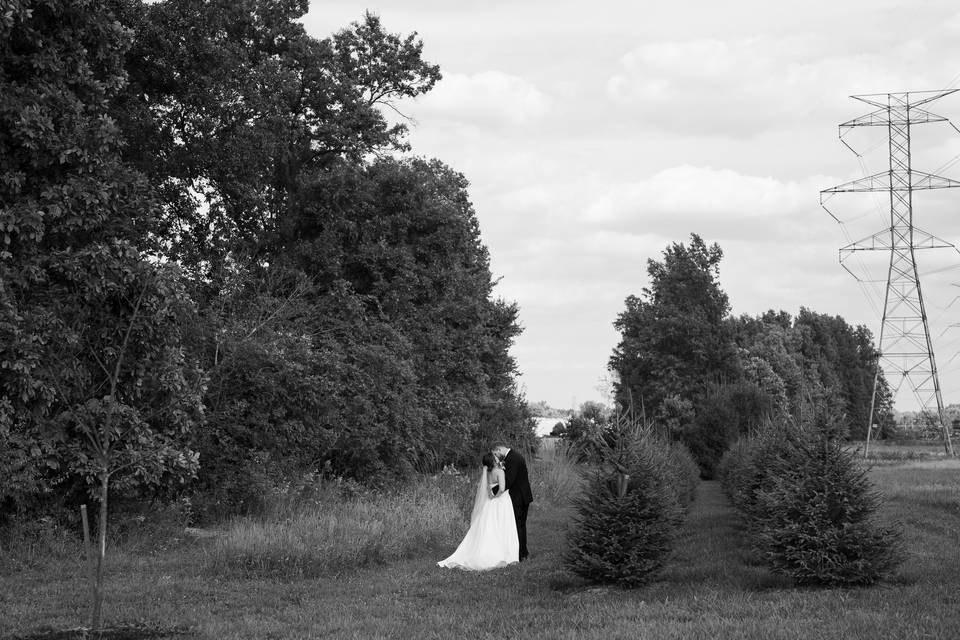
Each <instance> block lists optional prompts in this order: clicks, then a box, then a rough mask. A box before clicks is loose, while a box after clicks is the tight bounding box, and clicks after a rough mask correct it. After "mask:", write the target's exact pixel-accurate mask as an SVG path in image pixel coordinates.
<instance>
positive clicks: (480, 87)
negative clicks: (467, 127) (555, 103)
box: [415, 71, 551, 127]
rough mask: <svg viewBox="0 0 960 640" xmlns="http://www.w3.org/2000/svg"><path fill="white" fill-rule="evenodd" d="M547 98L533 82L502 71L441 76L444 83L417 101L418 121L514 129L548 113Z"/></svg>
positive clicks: (441, 82)
mask: <svg viewBox="0 0 960 640" xmlns="http://www.w3.org/2000/svg"><path fill="white" fill-rule="evenodd" d="M550 109H551V101H550V98H549V97H548V96H547V95H546V94H545V93H543V92H542V91H540V89H538V88H537V87H536V86H534V85H533V84H532V83H530V82H528V81H526V80H524V79H523V78H521V77H519V76H515V75H511V74H509V73H504V72H502V71H481V72H479V73H475V74H469V75H468V74H462V73H444V76H443V80H441V81H440V82H439V83H437V85H436V87H434V89H433V90H432V91H431V92H430V93H428V94H427V95H426V96H424V97H423V98H422V99H420V100H419V101H418V103H417V105H416V109H415V111H416V115H417V118H418V119H420V118H422V119H430V120H436V119H443V120H447V121H453V122H458V123H466V122H469V123H470V124H471V125H473V126H480V127H491V126H493V127H497V126H516V125H521V124H524V123H528V122H531V121H533V120H536V119H537V118H542V117H543V116H545V115H546V114H548V113H549V112H550Z"/></svg>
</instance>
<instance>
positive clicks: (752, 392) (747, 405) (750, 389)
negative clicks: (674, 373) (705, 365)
mask: <svg viewBox="0 0 960 640" xmlns="http://www.w3.org/2000/svg"><path fill="white" fill-rule="evenodd" d="M698 409H699V410H698V411H697V413H696V416H695V417H694V419H693V420H691V421H690V422H688V423H686V424H685V425H684V426H683V427H681V429H680V432H679V433H677V434H675V437H676V438H677V439H678V440H679V441H680V442H683V443H684V444H685V445H686V446H687V447H688V448H689V450H690V453H691V454H692V455H693V458H694V459H695V460H696V461H697V463H698V464H699V466H700V471H701V474H702V475H703V477H704V478H708V479H709V478H712V477H713V476H714V472H715V469H716V466H717V463H718V462H719V461H720V458H721V457H722V456H723V454H724V452H725V451H726V450H727V448H728V447H729V446H730V444H731V443H732V442H733V441H734V440H736V439H737V438H738V437H740V436H745V435H749V434H751V433H755V432H756V431H757V430H759V428H760V427H761V425H763V424H764V423H766V422H767V421H769V420H772V419H773V416H774V409H773V406H772V402H771V397H770V396H769V395H767V394H765V393H764V392H763V391H762V390H761V389H760V388H759V387H757V386H756V385H754V384H751V383H748V382H739V383H734V384H726V385H720V386H717V387H715V388H713V389H712V390H711V391H710V392H708V393H705V394H704V396H703V397H702V398H701V400H700V403H699V408H698Z"/></svg>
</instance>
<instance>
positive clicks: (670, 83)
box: [606, 34, 956, 137]
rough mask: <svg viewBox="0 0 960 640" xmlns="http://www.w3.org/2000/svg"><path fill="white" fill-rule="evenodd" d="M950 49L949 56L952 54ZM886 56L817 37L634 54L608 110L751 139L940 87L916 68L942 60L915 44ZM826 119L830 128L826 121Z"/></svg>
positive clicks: (686, 44)
mask: <svg viewBox="0 0 960 640" xmlns="http://www.w3.org/2000/svg"><path fill="white" fill-rule="evenodd" d="M953 48H956V47H955V46H954V47H953ZM894 49H895V50H896V54H895V55H891V51H890V50H879V51H871V50H869V49H867V50H859V51H858V50H842V49H839V48H837V45H836V44H832V43H831V42H830V41H829V39H828V38H827V37H825V36H824V35H806V34H800V35H795V36H791V37H779V36H758V37H749V38H740V39H730V40H719V39H712V38H704V39H695V40H686V41H664V42H650V43H645V44H642V45H640V46H638V47H636V48H635V49H633V50H631V51H629V52H628V53H626V54H625V55H623V56H622V57H621V58H620V60H619V69H618V70H617V71H616V72H615V73H613V74H612V75H611V76H610V77H609V78H608V80H607V83H606V92H607V96H608V98H609V99H610V101H611V102H612V103H613V104H614V105H617V106H620V107H622V108H627V109H632V110H634V111H635V112H636V110H639V113H640V114H641V115H642V116H643V118H642V121H643V122H645V123H646V124H647V125H648V126H657V127H667V128H669V129H671V130H674V131H682V132H684V133H686V134H693V135H695V134H717V135H725V136H735V137H737V136H753V135H756V134H758V133H760V132H762V131H765V130H767V129H770V128H774V127H789V126H791V124H792V123H794V122H796V121H799V120H803V119H806V118H809V117H810V116H811V115H816V114H819V113H824V112H827V111H829V112H831V113H833V112H834V111H835V110H836V109H837V108H840V109H846V110H849V105H847V104H846V100H847V96H848V95H850V94H857V93H872V92H883V91H897V90H904V89H910V88H911V87H916V86H920V85H923V86H926V85H931V86H933V85H935V84H938V83H939V82H943V81H944V78H939V77H938V76H934V75H933V74H931V73H930V70H929V69H927V68H925V67H924V66H923V65H919V64H918V61H923V60H929V59H931V57H933V56H940V55H943V51H937V52H932V51H931V50H930V45H929V44H928V43H926V42H924V41H922V40H917V39H914V40H905V41H903V42H902V43H900V44H899V45H897V46H896V47H895V48H894ZM832 119H833V118H829V119H828V121H829V120H832Z"/></svg>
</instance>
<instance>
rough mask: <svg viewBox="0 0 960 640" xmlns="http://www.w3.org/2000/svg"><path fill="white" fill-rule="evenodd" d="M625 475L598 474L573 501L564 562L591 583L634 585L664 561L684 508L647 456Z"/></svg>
mask: <svg viewBox="0 0 960 640" xmlns="http://www.w3.org/2000/svg"><path fill="white" fill-rule="evenodd" d="M623 477H624V476H623V475H622V474H604V473H602V472H598V473H597V475H596V476H594V478H593V479H592V481H591V482H590V484H589V485H588V487H587V488H586V490H585V491H584V493H583V494H582V495H581V496H580V497H579V498H578V499H577V502H576V509H577V515H576V517H575V520H574V526H573V528H572V529H571V531H570V534H569V545H570V546H569V550H568V552H567V554H566V557H565V559H564V560H565V563H566V565H567V567H568V568H569V569H570V570H571V571H573V572H574V573H576V574H577V575H580V576H582V577H584V578H587V579H588V580H590V581H593V582H605V583H615V584H619V585H621V586H625V587H638V586H641V585H643V584H646V583H647V582H649V581H650V580H651V579H652V578H653V576H655V575H656V574H657V573H658V572H659V570H660V569H661V568H662V567H663V565H664V563H665V562H666V561H667V559H668V557H669V555H670V552H671V549H672V547H673V541H674V538H675V537H676V532H677V528H678V527H679V525H680V523H681V521H682V517H683V509H682V507H681V506H680V505H679V504H678V503H677V501H676V492H675V490H673V489H671V488H669V487H668V486H667V485H666V483H665V482H663V479H662V478H660V477H657V474H656V472H655V467H654V465H652V464H650V462H649V460H647V461H643V460H641V461H638V464H636V465H635V466H634V467H633V468H632V469H631V470H630V474H629V477H628V479H627V480H626V482H624V481H623V480H622V478H623Z"/></svg>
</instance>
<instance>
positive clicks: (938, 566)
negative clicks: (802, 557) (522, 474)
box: [0, 458, 960, 640]
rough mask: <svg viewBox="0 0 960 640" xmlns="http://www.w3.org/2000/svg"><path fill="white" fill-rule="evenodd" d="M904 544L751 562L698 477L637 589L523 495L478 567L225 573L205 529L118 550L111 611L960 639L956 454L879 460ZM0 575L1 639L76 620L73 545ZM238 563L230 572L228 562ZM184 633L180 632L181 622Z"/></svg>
mask: <svg viewBox="0 0 960 640" xmlns="http://www.w3.org/2000/svg"><path fill="white" fill-rule="evenodd" d="M871 476H872V477H873V479H874V481H875V483H876V485H877V488H878V489H880V490H881V491H882V492H883V493H884V494H885V495H886V496H887V498H888V500H887V504H886V507H885V510H884V513H883V517H884V518H885V519H894V520H899V521H900V522H901V523H902V524H903V526H904V531H905V538H906V541H907V545H908V550H909V557H908V559H907V561H906V562H905V563H904V565H903V566H902V567H901V569H900V571H899V572H898V574H897V575H896V576H895V577H894V578H893V580H891V581H890V582H888V583H886V584H882V585H880V586H877V587H873V588H864V589H832V590H828V589H798V588H795V587H793V586H792V585H791V584H790V583H789V582H788V581H786V580H784V579H782V578H778V577H776V576H772V575H771V574H770V573H769V572H768V571H767V570H766V569H765V568H764V567H762V566H758V565H756V564H755V563H754V562H753V561H752V560H751V558H750V557H749V556H748V554H747V552H746V550H745V549H744V542H743V539H742V535H741V531H740V529H739V528H738V523H737V520H736V517H735V515H734V513H733V511H732V510H731V508H730V506H729V505H728V503H727V502H726V499H725V498H724V496H723V495H722V494H721V492H720V490H719V487H718V486H717V485H716V483H713V482H706V483H702V484H701V486H700V488H699V492H698V496H697V500H696V502H695V503H694V505H693V507H692V510H691V512H690V515H689V518H688V522H687V524H686V527H685V531H684V534H683V537H682V539H681V540H680V543H679V546H678V550H677V553H676V556H675V557H674V558H673V561H672V562H671V563H670V564H669V566H668V568H667V570H666V571H665V572H664V574H663V575H662V576H661V578H660V579H659V580H658V581H657V582H656V583H654V584H652V585H650V586H648V587H645V588H643V589H639V590H634V591H626V590H620V589H615V588H606V587H594V586H591V585H588V584H585V583H584V582H583V581H581V580H580V579H578V578H576V577H575V576H573V575H571V574H570V573H568V572H567V571H565V570H564V569H563V567H562V563H561V556H562V553H563V549H564V529H565V527H566V526H567V524H568V522H569V516H570V513H569V512H568V510H567V509H565V508H563V507H562V506H559V503H558V504H557V505H556V506H551V505H549V504H547V503H546V502H543V501H541V502H539V503H534V505H533V509H532V510H531V516H530V522H529V530H530V548H531V553H532V558H531V559H530V560H529V561H528V562H525V563H523V564H522V565H515V566H512V567H509V568H507V569H504V570H500V571H495V572H489V573H480V574H475V573H461V572H458V571H450V570H441V569H439V568H437V567H436V565H435V562H436V560H438V559H440V558H442V557H444V556H445V555H447V554H448V553H449V552H450V551H451V550H452V549H451V548H450V547H449V546H448V545H447V544H446V543H444V544H439V545H438V544H436V543H432V544H427V545H425V546H424V547H423V548H422V549H421V550H420V551H419V552H414V553H412V554H411V555H409V556H408V557H405V558H404V559H400V560H395V561H391V562H389V564H386V565H377V566H367V567H363V568H359V569H352V570H341V571H339V572H338V573H334V574H332V575H325V576H321V577H312V578H288V577H284V576H276V575H273V576H270V577H263V576H261V577H253V576H249V575H247V576H243V575H234V574H231V573H230V572H227V573H223V572H221V571H217V570H216V563H211V562H210V557H211V545H212V543H211V542H210V541H205V540H189V539H185V538H181V539H176V540H175V539H169V540H164V541H162V543H161V542H160V541H156V544H155V545H154V546H152V547H150V546H146V547H144V546H142V545H141V546H140V547H138V548H126V549H124V548H121V549H119V550H117V551H116V552H115V555H114V557H113V561H112V564H111V567H110V574H111V575H110V578H111V584H110V588H109V591H108V600H107V603H106V605H105V612H106V616H107V621H108V624H139V625H142V626H145V627H150V628H157V629H170V630H172V631H171V634H170V635H171V636H173V635H174V633H173V631H181V632H183V631H186V632H188V633H187V635H190V636H194V637H203V638H276V639H282V638H388V637H389V638H471V639H479V638H515V637H522V638H588V639H590V638H596V639H603V640H609V639H611V638H656V639H660V638H746V639H758V640H760V639H762V640H774V639H778V638H796V639H801V638H802V639H804V640H806V639H809V638H864V639H866V638H870V639H875V638H956V637H960V630H958V625H960V545H958V544H957V542H958V540H960V463H958V462H957V461H953V460H944V459H942V458H931V459H926V458H923V459H907V460H905V461H904V462H901V463H898V464H890V463H886V464H884V465H882V466H877V467H875V468H874V469H873V470H872V472H871ZM53 555H54V557H51V558H50V559H48V560H38V561H37V562H36V563H34V564H33V566H29V567H27V568H23V569H21V570H17V571H9V572H7V573H5V574H4V575H2V576H0V637H3V638H8V637H17V636H26V635H29V634H35V633H37V632H40V631H42V630H44V629H51V628H53V629H66V628H73V627H77V626H78V625H80V624H81V623H82V622H83V621H84V619H85V617H86V586H85V582H84V579H83V576H82V565H81V563H80V560H79V558H77V557H72V556H70V555H69V554H63V553H59V554H53ZM234 573H235V572H234ZM179 637H183V635H181V636H179Z"/></svg>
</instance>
